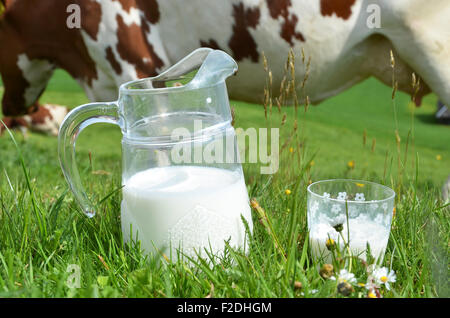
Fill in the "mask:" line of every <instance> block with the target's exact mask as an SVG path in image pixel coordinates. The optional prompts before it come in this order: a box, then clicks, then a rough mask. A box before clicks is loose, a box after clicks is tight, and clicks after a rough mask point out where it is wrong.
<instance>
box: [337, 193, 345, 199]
mask: <svg viewBox="0 0 450 318" xmlns="http://www.w3.org/2000/svg"><path fill="white" fill-rule="evenodd" d="M337 199H338V200H346V199H347V192H339V194H338V196H337Z"/></svg>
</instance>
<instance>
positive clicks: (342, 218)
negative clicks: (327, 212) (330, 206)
mask: <svg viewBox="0 0 450 318" xmlns="http://www.w3.org/2000/svg"><path fill="white" fill-rule="evenodd" d="M344 223H345V215H343V214H340V215H338V216H336V217H335V218H334V219H333V220H331V222H330V225H331V226H332V227H335V226H336V225H339V224H344Z"/></svg>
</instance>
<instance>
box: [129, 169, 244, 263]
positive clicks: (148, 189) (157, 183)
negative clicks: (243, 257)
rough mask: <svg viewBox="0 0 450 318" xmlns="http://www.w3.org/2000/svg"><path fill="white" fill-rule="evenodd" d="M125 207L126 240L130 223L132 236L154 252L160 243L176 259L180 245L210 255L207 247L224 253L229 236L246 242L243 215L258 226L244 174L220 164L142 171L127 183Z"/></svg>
mask: <svg viewBox="0 0 450 318" xmlns="http://www.w3.org/2000/svg"><path fill="white" fill-rule="evenodd" d="M121 210H122V231H123V235H124V240H125V242H128V241H129V240H130V224H131V225H132V232H133V234H132V237H133V238H134V239H136V237H137V240H139V241H141V247H142V248H143V249H144V251H146V252H150V253H152V252H154V251H155V249H154V247H156V248H157V249H158V250H160V251H161V252H162V253H164V254H165V255H167V256H168V257H171V258H172V259H174V260H176V258H177V253H176V249H178V247H181V248H182V251H183V253H184V254H187V255H188V256H191V257H192V256H195V251H194V250H196V251H198V252H200V255H202V256H205V257H206V255H207V254H206V253H205V251H204V249H205V248H206V249H207V250H208V252H209V251H212V252H213V254H214V255H220V253H221V252H222V251H223V249H224V247H225V241H226V240H229V242H230V245H231V246H234V247H242V248H244V245H245V239H246V238H245V227H244V224H243V222H242V219H241V215H242V216H243V217H244V218H245V219H246V221H247V223H248V224H249V227H250V230H252V228H253V227H252V220H251V212H250V206H249V199H248V194H247V189H246V187H245V182H244V178H243V176H242V174H241V173H240V172H232V171H229V170H224V169H218V168H206V167H195V166H172V167H163V168H152V169H149V170H146V171H142V172H139V173H137V174H135V175H134V176H132V177H131V178H130V179H129V180H128V181H127V182H126V184H125V186H124V188H123V201H122V209H121ZM169 246H171V247H172V249H171V250H169ZM171 253H172V256H170V254H171Z"/></svg>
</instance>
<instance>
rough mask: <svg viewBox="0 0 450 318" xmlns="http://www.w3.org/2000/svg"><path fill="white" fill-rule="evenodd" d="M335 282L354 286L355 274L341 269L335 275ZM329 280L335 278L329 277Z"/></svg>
mask: <svg viewBox="0 0 450 318" xmlns="http://www.w3.org/2000/svg"><path fill="white" fill-rule="evenodd" d="M337 277H338V278H337V281H338V282H339V283H344V282H345V283H349V284H356V278H355V274H353V273H350V272H349V271H347V270H346V269H341V270H340V271H339V274H338V275H337ZM330 279H331V280H336V277H334V276H333V277H330Z"/></svg>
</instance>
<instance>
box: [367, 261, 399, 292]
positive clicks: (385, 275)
mask: <svg viewBox="0 0 450 318" xmlns="http://www.w3.org/2000/svg"><path fill="white" fill-rule="evenodd" d="M372 276H373V280H374V282H375V284H378V285H382V284H384V286H386V289H387V290H390V289H391V286H390V285H389V284H390V283H395V281H396V280H397V276H396V275H395V272H394V271H393V270H391V271H389V270H388V269H387V267H381V268H377V269H375V270H374V271H373V273H372Z"/></svg>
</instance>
